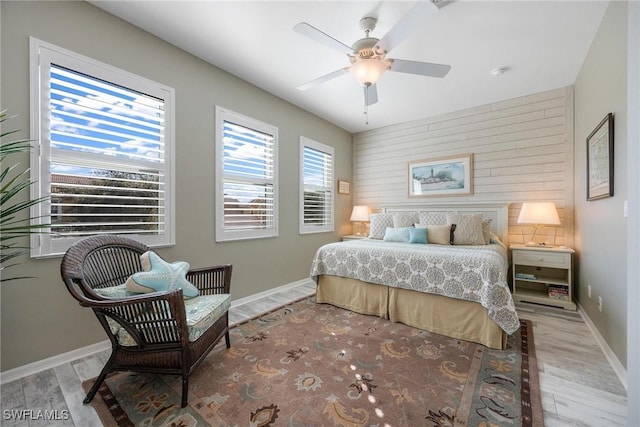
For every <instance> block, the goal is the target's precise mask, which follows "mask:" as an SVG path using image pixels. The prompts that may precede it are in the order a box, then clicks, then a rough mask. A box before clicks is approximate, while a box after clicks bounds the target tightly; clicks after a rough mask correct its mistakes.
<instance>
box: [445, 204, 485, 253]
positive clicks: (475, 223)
mask: <svg viewBox="0 0 640 427" xmlns="http://www.w3.org/2000/svg"><path fill="white" fill-rule="evenodd" d="M447 223H448V224H456V229H455V233H454V236H453V244H454V245H486V243H485V239H484V232H483V225H482V214H479V213H473V214H460V213H456V212H447Z"/></svg>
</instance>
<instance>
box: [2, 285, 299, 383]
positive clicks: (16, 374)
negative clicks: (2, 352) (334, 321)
mask: <svg viewBox="0 0 640 427" xmlns="http://www.w3.org/2000/svg"><path fill="white" fill-rule="evenodd" d="M310 282H312V281H311V279H302V280H298V281H297V282H292V283H289V284H286V285H282V286H279V287H277V288H273V289H269V290H266V291H263V292H258V293H257V294H253V295H249V296H246V297H243V298H239V299H237V300H234V301H232V302H231V307H237V306H239V305H243V304H247V303H250V302H253V301H256V300H258V299H260V298H264V297H267V296H269V295H271V294H274V293H277V292H281V291H286V290H287V289H291V288H295V287H298V286H302V285H305V284H307V283H310ZM109 348H111V343H110V342H109V340H104V341H100V342H97V343H95V344H91V345H88V346H86V347H82V348H78V349H75V350H71V351H69V352H66V353H63V354H58V355H56V356H52V357H48V358H46V359H43V360H39V361H37V362H33V363H29V364H27V365H24V366H19V367H17V368H14V369H9V370H7V371H4V372H0V385H1V384H6V383H10V382H12V381H15V380H18V379H20V378H24V377H27V376H29V375H33V374H35V373H38V372H41V371H45V370H47V369H51V368H55V367H56V366H59V365H63V364H65V363H70V362H73V361H74V360H77V359H80V358H83V357H87V356H91V355H92V354H95V353H99V352H101V351H103V350H107V349H109Z"/></svg>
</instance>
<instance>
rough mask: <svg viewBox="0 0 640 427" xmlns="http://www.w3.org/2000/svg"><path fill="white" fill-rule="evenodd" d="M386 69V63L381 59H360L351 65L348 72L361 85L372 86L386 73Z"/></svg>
mask: <svg viewBox="0 0 640 427" xmlns="http://www.w3.org/2000/svg"><path fill="white" fill-rule="evenodd" d="M387 68H388V65H387V63H386V62H385V61H383V60H381V59H360V60H358V62H356V63H354V64H352V65H351V67H350V68H349V71H351V73H352V74H353V76H354V77H355V78H356V80H358V81H359V82H360V83H362V84H363V85H372V84H375V83H376V82H377V81H378V79H379V78H380V77H381V76H382V75H383V74H384V72H385V71H387Z"/></svg>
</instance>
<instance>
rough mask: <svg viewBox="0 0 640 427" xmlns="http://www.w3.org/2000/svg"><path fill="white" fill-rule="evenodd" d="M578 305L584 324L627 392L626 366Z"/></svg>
mask: <svg viewBox="0 0 640 427" xmlns="http://www.w3.org/2000/svg"><path fill="white" fill-rule="evenodd" d="M577 305H578V313H580V315H581V316H582V318H583V319H584V322H585V323H586V324H587V326H588V327H589V329H590V330H591V333H592V334H593V336H594V337H595V339H596V342H597V343H598V345H599V346H600V348H601V349H602V352H603V353H604V356H605V357H606V358H607V360H608V361H609V364H610V365H611V367H612V368H613V371H614V372H615V373H616V375H617V376H618V379H619V380H620V382H621V383H622V386H623V387H624V389H625V390H627V370H626V369H625V368H624V366H622V363H620V360H619V359H618V357H617V356H616V355H615V353H614V352H613V350H611V347H609V344H607V342H606V341H605V339H604V337H603V336H602V335H601V334H600V331H598V328H596V325H595V323H593V321H592V320H591V318H590V317H589V315H587V312H586V311H585V310H584V308H583V307H582V306H581V305H580V303H577Z"/></svg>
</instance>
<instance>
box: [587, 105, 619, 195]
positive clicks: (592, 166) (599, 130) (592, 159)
mask: <svg viewBox="0 0 640 427" xmlns="http://www.w3.org/2000/svg"><path fill="white" fill-rule="evenodd" d="M611 196H613V113H609V114H607V115H606V116H605V118H604V119H602V121H601V122H600V123H599V124H598V126H596V128H595V129H594V130H593V132H591V134H589V136H588V137H587V200H598V199H604V198H606V197H611Z"/></svg>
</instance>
